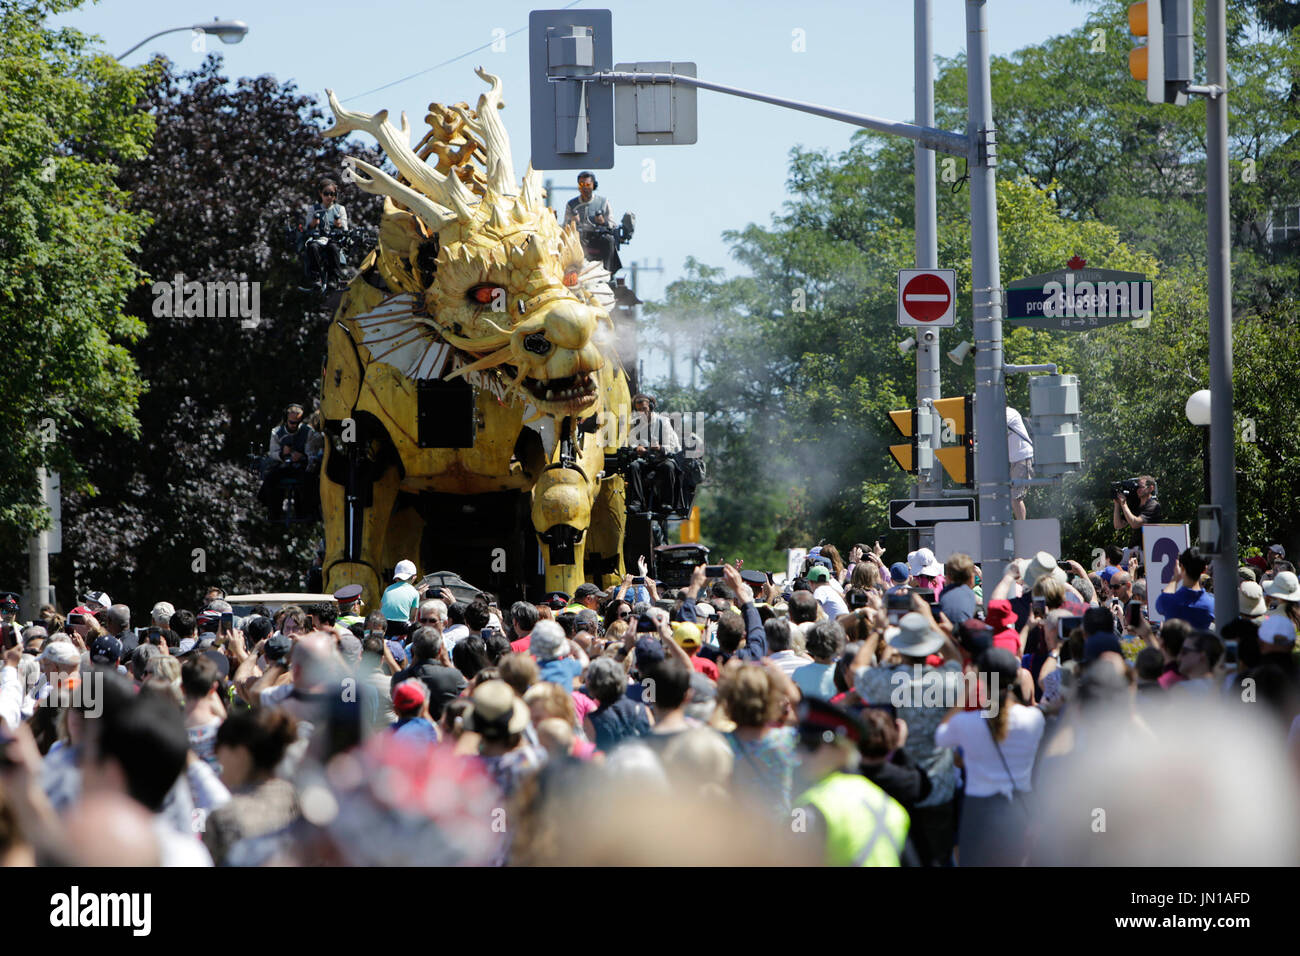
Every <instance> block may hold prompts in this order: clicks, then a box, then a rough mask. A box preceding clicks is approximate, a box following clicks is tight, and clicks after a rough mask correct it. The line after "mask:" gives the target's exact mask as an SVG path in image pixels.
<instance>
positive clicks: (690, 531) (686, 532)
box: [677, 505, 700, 544]
mask: <svg viewBox="0 0 1300 956" xmlns="http://www.w3.org/2000/svg"><path fill="white" fill-rule="evenodd" d="M678 530H679V532H680V537H679V538H678V539H677V540H678V541H680V542H681V543H682V544H699V543H700V506H699V505H692V506H691V513H690V515H688V516H687V518H686V520H685V521H683V522H682V523H681V525H680V527H679V528H678Z"/></svg>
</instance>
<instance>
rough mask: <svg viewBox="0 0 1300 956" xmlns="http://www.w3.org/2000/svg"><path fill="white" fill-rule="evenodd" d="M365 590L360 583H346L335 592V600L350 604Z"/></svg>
mask: <svg viewBox="0 0 1300 956" xmlns="http://www.w3.org/2000/svg"><path fill="white" fill-rule="evenodd" d="M363 590H365V589H364V588H362V587H361V585H360V584H345V585H343V587H341V588H339V589H338V590H337V591H335V592H334V600H336V601H338V602H339V603H340V604H350V603H351V602H353V601H355V600H356V599H357V598H359V597H361V592H362V591H363Z"/></svg>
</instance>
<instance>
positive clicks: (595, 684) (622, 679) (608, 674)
mask: <svg viewBox="0 0 1300 956" xmlns="http://www.w3.org/2000/svg"><path fill="white" fill-rule="evenodd" d="M587 687H588V688H589V689H590V690H591V695H592V696H593V697H595V698H596V700H598V701H599V702H600V703H602V704H605V703H608V702H609V701H610V700H618V698H619V696H620V695H622V694H623V693H625V691H624V688H625V687H627V672H626V671H624V670H623V665H622V664H620V663H619V662H618V661H616V660H615V659H614V658H612V657H598V658H597V659H596V660H594V661H592V662H591V666H590V667H589V668H587Z"/></svg>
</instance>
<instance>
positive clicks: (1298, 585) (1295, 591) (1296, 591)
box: [1264, 571, 1300, 601]
mask: <svg viewBox="0 0 1300 956" xmlns="http://www.w3.org/2000/svg"><path fill="white" fill-rule="evenodd" d="M1264 593H1265V594H1267V595H1268V596H1269V597H1271V598H1277V599H1278V600H1279V601H1300V580H1297V579H1296V576H1295V572H1294V571H1281V572H1279V573H1278V575H1277V577H1275V578H1273V580H1272V581H1269V582H1268V584H1265V585H1264Z"/></svg>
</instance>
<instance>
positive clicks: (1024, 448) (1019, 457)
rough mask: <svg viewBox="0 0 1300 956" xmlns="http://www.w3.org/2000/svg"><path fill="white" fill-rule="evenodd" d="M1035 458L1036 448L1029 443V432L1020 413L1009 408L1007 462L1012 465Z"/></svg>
mask: <svg viewBox="0 0 1300 956" xmlns="http://www.w3.org/2000/svg"><path fill="white" fill-rule="evenodd" d="M1033 457H1034V446H1033V445H1032V444H1030V442H1029V430H1028V429H1027V428H1025V420H1024V419H1023V418H1021V417H1020V413H1019V412H1018V411H1016V410H1015V409H1014V408H1012V407H1011V406H1010V405H1008V406H1007V460H1008V461H1010V462H1011V463H1012V464H1015V463H1016V462H1018V461H1025V460H1026V459H1029V458H1033Z"/></svg>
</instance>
